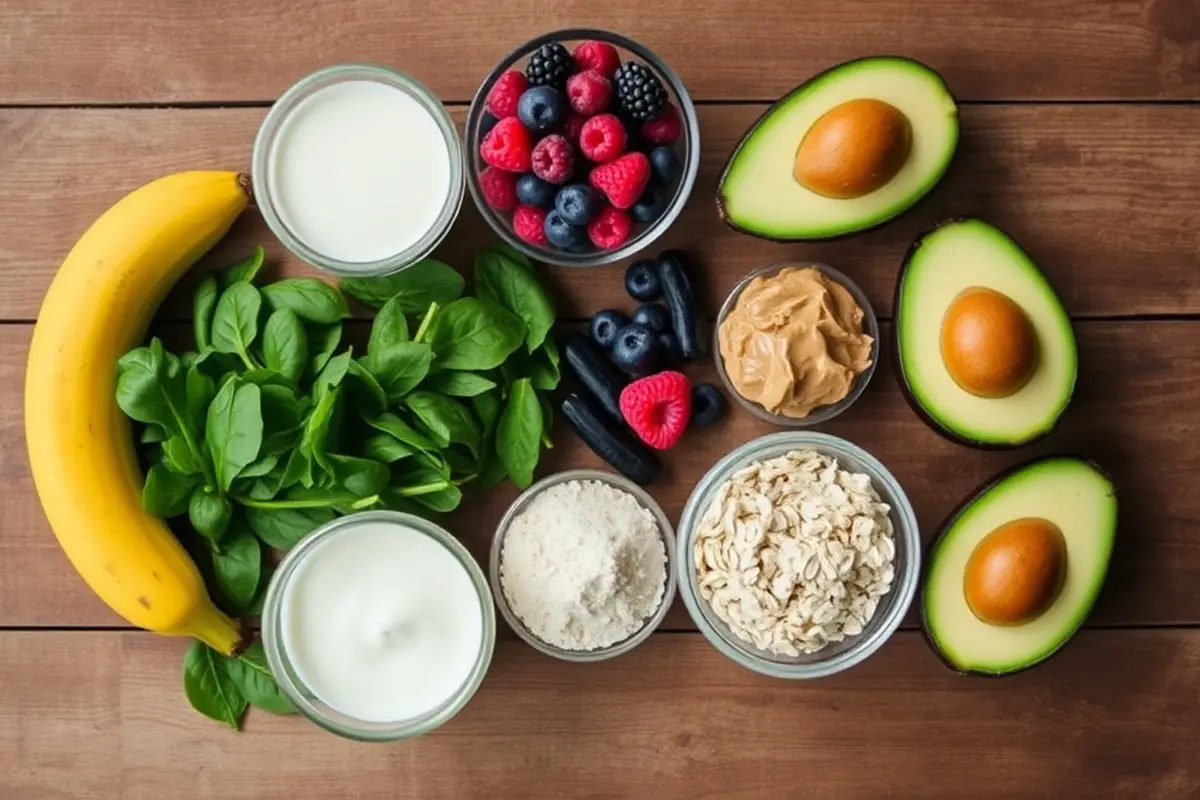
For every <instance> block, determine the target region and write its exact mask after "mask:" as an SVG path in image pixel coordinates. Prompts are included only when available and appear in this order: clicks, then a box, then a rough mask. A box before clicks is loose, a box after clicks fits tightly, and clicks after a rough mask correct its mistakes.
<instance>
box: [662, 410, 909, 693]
mask: <svg viewBox="0 0 1200 800" xmlns="http://www.w3.org/2000/svg"><path fill="white" fill-rule="evenodd" d="M791 450H816V451H817V452H819V453H822V454H824V455H828V456H832V457H834V458H836V459H837V460H838V465H839V466H840V467H842V468H843V469H849V470H852V471H854V472H862V473H865V474H867V475H869V476H870V478H871V483H872V485H874V487H875V490H876V491H877V492H879V497H880V498H881V499H882V500H883V502H885V503H887V504H888V505H889V506H891V509H892V511H891V519H892V525H893V528H894V534H893V536H894V539H895V543H896V561H895V572H896V575H895V579H894V580H893V582H892V589H891V591H890V592H888V593H887V594H886V595H884V596H883V598H881V600H880V603H879V606H878V607H877V609H876V611H875V616H873V617H872V618H871V621H870V622H868V623H867V626H866V628H865V629H864V630H863V632H862V633H860V634H858V635H857V636H850V637H847V638H846V639H845V640H843V641H841V642H834V643H831V644H829V645H828V646H826V647H825V648H824V649H823V650H821V651H819V652H817V653H813V654H811V655H801V656H796V657H789V656H780V655H776V654H774V653H770V652H767V651H765V650H761V649H759V648H757V647H754V646H753V645H751V644H749V643H747V642H743V641H742V640H741V639H739V638H738V637H737V636H735V635H734V634H733V632H732V631H730V630H729V627H728V626H727V625H726V624H725V623H724V622H723V621H721V620H720V619H719V618H718V617H717V615H716V614H715V613H714V612H713V610H712V608H711V607H710V606H709V604H708V601H706V600H705V599H704V598H702V597H701V596H700V586H699V582H698V578H697V574H696V565H695V564H694V563H693V557H692V548H693V542H694V541H695V537H696V531H697V529H698V528H699V527H700V523H701V521H702V520H703V519H704V514H705V512H707V511H708V507H709V505H710V504H711V503H712V501H713V498H714V497H716V494H717V491H718V490H719V489H720V488H721V485H722V484H723V483H725V481H726V480H728V479H729V477H730V476H731V475H732V474H733V473H734V472H736V471H737V470H739V469H741V468H743V467H745V466H747V465H748V464H750V463H752V462H755V461H763V460H766V459H770V458H774V457H776V456H781V455H783V454H785V453H787V452H789V451H791ZM678 538H679V542H678V547H677V552H678V553H679V554H680V555H679V557H678V558H677V559H676V564H677V565H678V567H679V576H678V578H679V594H680V595H681V596H682V597H683V604H684V605H685V606H687V610H688V613H689V614H691V616H692V619H693V620H694V621H695V622H696V627H698V628H699V629H700V632H701V633H703V634H704V637H705V638H706V639H708V641H709V643H710V644H712V645H713V646H714V647H716V648H717V649H718V650H720V651H721V652H722V653H723V654H724V655H726V656H728V657H729V658H731V659H732V660H734V661H736V662H737V663H738V664H741V665H742V666H743V667H746V668H747V669H750V670H753V671H755V672H758V673H761V674H763V675H767V676H769V677H773V678H788V679H792V680H800V679H807V678H822V677H825V676H827V675H833V674H834V673H837V672H841V671H842V670H845V669H849V668H850V667H852V666H854V665H855V664H859V663H861V662H862V661H865V660H866V659H867V658H868V657H870V656H871V655H872V654H873V653H875V651H877V650H878V649H879V648H880V647H882V646H883V643H884V642H886V641H887V640H888V638H889V637H891V635H892V634H893V633H895V631H896V628H898V627H899V626H900V622H901V620H902V619H904V615H905V614H906V613H907V612H908V607H909V605H911V604H912V601H913V597H914V595H915V594H916V591H917V581H918V579H919V577H920V574H921V540H920V534H919V531H918V529H917V518H916V515H915V514H914V512H913V508H912V504H911V503H909V501H908V496H907V495H905V493H904V489H903V488H901V486H900V484H899V482H898V481H897V480H896V479H895V477H893V476H892V473H890V472H888V470H887V468H886V467H884V466H883V464H881V463H879V461H878V460H876V458H875V457H874V456H872V455H871V454H870V453H868V452H867V451H865V450H863V449H862V448H861V447H858V446H857V445H855V444H853V443H851V442H848V441H846V440H845V439H839V438H838V437H836V436H830V435H829V434H827V433H820V432H818V431H781V432H779V433H772V434H768V435H767V436H761V437H759V438H757V439H753V440H751V441H749V442H747V443H746V444H744V445H742V446H741V447H739V448H737V449H736V450H734V451H733V452H732V453H730V454H729V455H727V456H725V457H724V458H722V459H721V460H720V461H718V462H717V463H716V464H714V465H713V467H712V469H710V470H709V471H708V472H707V473H706V474H705V475H704V477H703V478H701V479H700V482H699V483H697V484H696V488H695V489H694V490H693V491H692V494H691V496H690V497H689V498H688V501H687V504H686V505H685V506H684V508H683V516H682V517H681V518H680V520H679V532H678Z"/></svg>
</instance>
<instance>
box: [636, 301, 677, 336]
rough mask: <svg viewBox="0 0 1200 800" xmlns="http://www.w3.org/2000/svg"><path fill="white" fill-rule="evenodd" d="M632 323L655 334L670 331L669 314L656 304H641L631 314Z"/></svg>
mask: <svg viewBox="0 0 1200 800" xmlns="http://www.w3.org/2000/svg"><path fill="white" fill-rule="evenodd" d="M633 321H634V322H636V323H637V324H638V325H645V326H646V327H647V328H649V329H650V330H652V331H654V332H655V333H661V332H662V331H669V330H671V312H670V311H668V310H667V307H666V306H664V305H660V304H658V303H643V304H642V305H640V306H638V307H637V311H634V312H633Z"/></svg>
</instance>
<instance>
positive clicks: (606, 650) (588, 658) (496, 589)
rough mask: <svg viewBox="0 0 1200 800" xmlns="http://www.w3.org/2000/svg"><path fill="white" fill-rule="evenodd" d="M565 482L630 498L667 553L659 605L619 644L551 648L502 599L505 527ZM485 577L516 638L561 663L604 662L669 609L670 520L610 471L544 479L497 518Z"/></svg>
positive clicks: (671, 580) (647, 497) (575, 472)
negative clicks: (600, 486)
mask: <svg viewBox="0 0 1200 800" xmlns="http://www.w3.org/2000/svg"><path fill="white" fill-rule="evenodd" d="M567 481H600V482H601V483H606V484H608V485H609V486H612V487H614V488H617V489H620V490H622V491H624V492H628V493H629V494H631V495H633V496H634V498H635V499H636V500H637V501H638V503H640V504H641V505H642V506H643V507H644V508H646V509H647V510H648V511H649V512H650V513H651V514H653V515H654V519H655V520H656V521H657V522H658V531H659V534H660V535H661V536H662V540H663V548H664V549H665V550H666V554H667V564H666V569H667V574H666V585H665V586H664V587H663V597H662V602H661V603H660V604H659V606H658V608H657V609H656V610H655V612H654V613H653V614H651V615H650V616H649V617H647V618H646V620H645V622H643V623H642V627H640V628H638V630H636V631H635V632H633V633H631V634H630V635H629V636H628V637H626V638H624V639H622V640H621V641H619V642H614V643H613V644H610V645H609V646H607V647H598V648H596V649H594V650H564V649H563V648H561V647H555V646H554V645H552V644H549V643H547V642H543V641H542V640H541V639H539V638H538V637H537V636H535V635H534V633H533V631H531V630H529V628H527V627H526V626H525V623H523V622H521V620H520V619H519V618H518V617H517V615H516V613H515V612H514V611H513V610H512V607H511V606H510V605H509V604H508V598H506V597H505V596H504V587H503V586H502V585H501V583H500V554H501V551H502V550H503V549H504V536H505V534H507V533H508V528H509V526H510V525H511V524H512V521H513V520H514V519H515V518H516V516H517V515H518V514H520V513H521V512H522V511H524V510H525V507H526V506H528V505H529V503H530V501H531V500H533V498H534V497H536V496H537V495H539V494H541V493H542V492H543V491H545V490H546V489H549V488H550V487H551V486H557V485H558V484H560V483H566V482H567ZM488 577H489V578H490V579H491V584H492V596H493V597H494V598H495V599H496V607H497V608H499V609H500V616H502V617H503V618H504V620H505V622H507V623H508V624H509V626H510V627H511V628H512V629H513V630H514V631H515V632H516V634H517V636H519V637H521V639H523V640H524V641H525V643H526V644H528V645H529V646H530V647H532V648H533V649H535V650H538V651H539V652H542V653H545V654H546V655H548V656H553V657H554V658H560V659H562V660H563V661H576V662H582V663H588V662H592V661H604V660H606V659H609V658H616V657H617V656H619V655H622V654H624V653H628V652H629V651H630V650H632V649H633V648H635V647H637V646H638V645H639V644H641V643H642V642H644V641H646V639H647V638H649V636H650V634H652V633H654V631H655V629H656V628H658V626H659V625H661V624H662V621H663V619H664V618H665V617H666V616H667V611H669V610H670V608H671V604H672V603H674V601H675V580H676V578H675V531H674V529H673V528H672V527H671V521H670V520H668V519H667V515H666V514H664V513H663V510H662V508H660V507H659V505H658V503H656V502H654V498H653V497H651V496H650V495H649V494H647V493H646V490H644V489H643V488H642V487H640V486H638V485H637V484H636V483H634V482H633V481H630V480H627V479H626V478H623V477H621V476H620V475H615V474H613V473H611V472H602V471H600V470H595V469H572V470H567V471H566V472H559V473H556V474H554V475H550V476H547V477H545V478H543V479H542V480H540V481H538V482H537V483H535V484H533V485H532V486H530V487H529V488H528V489H526V490H525V491H524V492H522V493H521V494H520V496H518V497H517V499H516V500H514V501H513V502H512V505H510V506H509V507H508V510H507V511H505V512H504V516H503V517H502V518H501V519H500V524H499V525H497V526H496V535H495V536H494V537H492V550H491V557H490V559H489V563H488Z"/></svg>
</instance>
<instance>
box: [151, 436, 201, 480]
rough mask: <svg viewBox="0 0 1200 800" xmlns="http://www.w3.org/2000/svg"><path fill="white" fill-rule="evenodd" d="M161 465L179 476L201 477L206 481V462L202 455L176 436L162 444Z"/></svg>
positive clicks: (181, 437)
mask: <svg viewBox="0 0 1200 800" xmlns="http://www.w3.org/2000/svg"><path fill="white" fill-rule="evenodd" d="M162 449H163V464H164V465H165V466H166V467H167V469H169V470H171V471H172V472H178V473H180V474H181V475H202V476H205V480H207V472H208V460H207V456H206V455H205V454H203V453H198V452H197V451H196V448H195V447H194V446H193V445H191V444H190V443H189V442H188V440H187V439H186V438H185V437H184V436H182V435H180V434H176V435H175V436H172V437H171V438H170V439H167V440H166V441H165V442H163V443H162Z"/></svg>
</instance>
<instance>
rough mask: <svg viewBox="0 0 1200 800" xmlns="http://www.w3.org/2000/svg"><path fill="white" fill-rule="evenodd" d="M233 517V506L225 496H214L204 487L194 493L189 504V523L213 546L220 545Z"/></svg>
mask: <svg viewBox="0 0 1200 800" xmlns="http://www.w3.org/2000/svg"><path fill="white" fill-rule="evenodd" d="M232 516H233V504H232V503H230V502H229V498H228V497H225V496H224V495H219V494H213V493H212V492H209V491H208V490H206V489H204V488H203V487H199V488H197V489H196V490H195V491H193V492H192V497H191V500H190V501H189V502H188V521H189V522H191V523H192V527H193V528H195V529H196V533H198V534H200V535H201V536H203V537H204V538H205V539H207V540H208V541H210V542H212V543H213V544H218V543H219V542H220V541H221V538H222V537H223V536H224V535H225V531H226V529H227V528H228V527H229V520H230V518H231V517H232Z"/></svg>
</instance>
